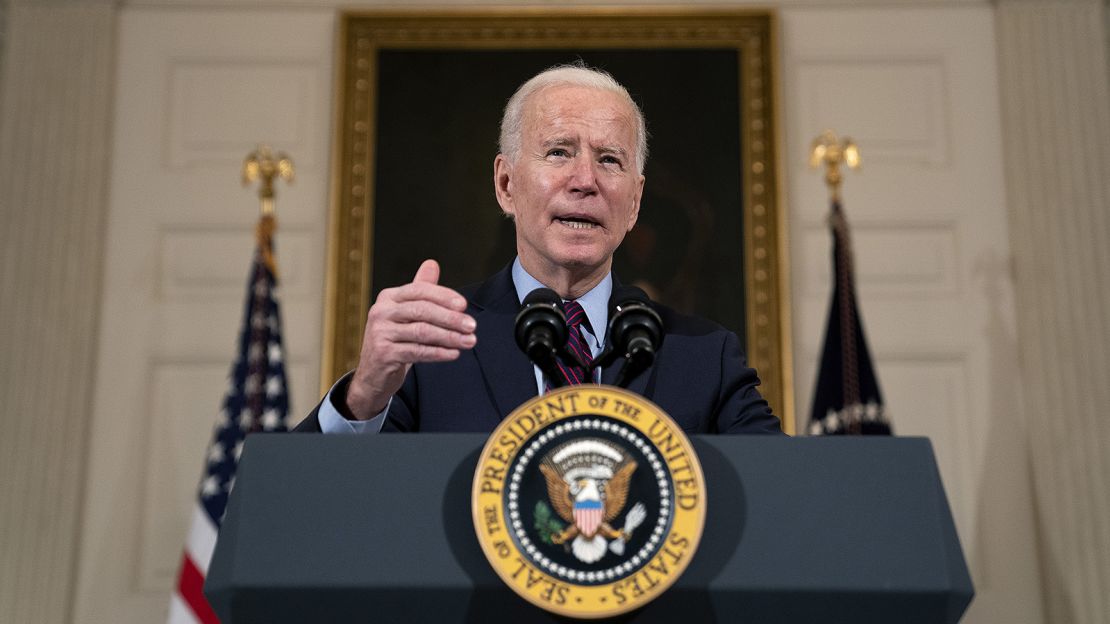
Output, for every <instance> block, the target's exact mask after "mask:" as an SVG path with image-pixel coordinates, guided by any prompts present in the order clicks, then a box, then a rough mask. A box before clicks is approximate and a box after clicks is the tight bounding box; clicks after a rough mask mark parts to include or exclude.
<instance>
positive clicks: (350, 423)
mask: <svg viewBox="0 0 1110 624" xmlns="http://www.w3.org/2000/svg"><path fill="white" fill-rule="evenodd" d="M353 374H354V372H353V371H351V372H348V373H347V374H346V375H343V376H342V377H340V378H339V381H337V382H335V385H333V386H332V387H331V390H329V391H328V393H327V394H326V395H324V398H323V399H322V400H321V401H320V402H319V403H317V404H316V407H314V408H313V409H312V411H311V412H309V414H308V416H306V417H305V419H304V420H302V421H301V422H300V423H298V424H297V426H296V427H294V428H293V432H294V433H346V434H351V433H353V434H369V433H379V432H381V431H412V430H413V427H412V424H411V423H412V418H411V416H410V414H411V411H410V410H409V409H408V408H407V405H408V402H407V401H406V400H405V399H404V398H402V397H403V395H405V394H406V393H405V392H404V390H405V389H406V388H402V391H399V392H398V393H397V394H396V395H394V396H393V397H391V398H390V400H389V403H388V404H387V405H386V407H385V409H384V410H383V411H382V412H381V413H379V414H378V415H376V416H374V417H373V418H371V419H370V420H365V421H357V420H351V419H350V418H348V415H347V414H346V413H345V412H346V409H345V403H346V399H347V386H348V385H349V384H350V382H351V376H352V375H353ZM412 376H413V375H412V372H411V371H410V373H409V378H412ZM408 381H409V379H406V385H407V384H408Z"/></svg>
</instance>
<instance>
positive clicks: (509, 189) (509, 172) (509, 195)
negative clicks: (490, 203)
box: [493, 154, 516, 216]
mask: <svg viewBox="0 0 1110 624" xmlns="http://www.w3.org/2000/svg"><path fill="white" fill-rule="evenodd" d="M493 194H494V195H496V196H497V203H498V204H499V205H500V206H501V210H502V212H504V213H505V214H507V215H510V216H511V215H514V214H516V213H515V208H514V206H513V166H512V163H510V162H509V159H508V158H506V157H505V155H504V154H498V155H497V157H496V158H494V159H493Z"/></svg>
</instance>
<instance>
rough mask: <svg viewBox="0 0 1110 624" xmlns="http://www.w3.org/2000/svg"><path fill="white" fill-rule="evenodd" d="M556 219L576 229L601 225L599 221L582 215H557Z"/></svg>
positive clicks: (586, 228)
mask: <svg viewBox="0 0 1110 624" xmlns="http://www.w3.org/2000/svg"><path fill="white" fill-rule="evenodd" d="M555 221H557V222H559V223H562V224H563V225H565V226H567V227H569V228H571V229H575V230H588V229H591V228H595V227H598V226H599V224H598V222H597V221H594V220H593V219H590V218H588V217H580V216H567V217H556V218H555Z"/></svg>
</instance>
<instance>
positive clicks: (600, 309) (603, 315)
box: [513, 257, 613, 347]
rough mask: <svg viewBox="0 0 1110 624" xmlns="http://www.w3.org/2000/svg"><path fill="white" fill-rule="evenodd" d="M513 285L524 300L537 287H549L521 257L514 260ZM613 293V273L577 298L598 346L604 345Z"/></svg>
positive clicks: (520, 298) (520, 299)
mask: <svg viewBox="0 0 1110 624" xmlns="http://www.w3.org/2000/svg"><path fill="white" fill-rule="evenodd" d="M513 286H514V287H516V297H517V300H518V301H520V302H522V303H523V301H524V298H525V297H527V296H528V293H530V292H532V291H533V290H535V289H537V288H547V286H545V285H543V284H542V283H540V281H539V280H537V279H536V278H534V277H532V276H531V275H529V274H528V271H525V270H524V267H523V266H522V265H521V264H520V257H517V259H516V260H513ZM612 294H613V273H612V272H609V273H606V274H605V278H604V279H602V280H601V282H599V283H598V285H597V286H594V287H593V288H591V289H590V291H589V292H587V293H586V294H584V295H582V296H581V297H579V298H578V299H577V301H578V303H579V305H581V306H582V311H583V312H585V313H586V318H588V319H590V327H592V328H593V330H594V331H593V336H594V340H595V341H596V343H597V346H598V347H601V346H604V343H605V328H606V327H608V323H609V296H610V295H612Z"/></svg>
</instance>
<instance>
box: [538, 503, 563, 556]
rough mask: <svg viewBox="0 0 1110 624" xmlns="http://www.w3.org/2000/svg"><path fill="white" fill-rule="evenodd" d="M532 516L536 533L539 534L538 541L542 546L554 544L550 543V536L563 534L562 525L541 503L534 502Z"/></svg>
mask: <svg viewBox="0 0 1110 624" xmlns="http://www.w3.org/2000/svg"><path fill="white" fill-rule="evenodd" d="M534 515H535V527H536V533H537V534H539V537H540V541H542V542H543V543H544V544H549V545H550V544H554V542H552V541H551V536H552V535H557V534H559V533H562V532H563V528H564V525H563V523H562V522H559V520H558V519H556V518H555V517H554V516H553V515H552V514H551V508H550V507H548V506H547V503H545V502H543V501H537V502H536V510H535V514H534Z"/></svg>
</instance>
